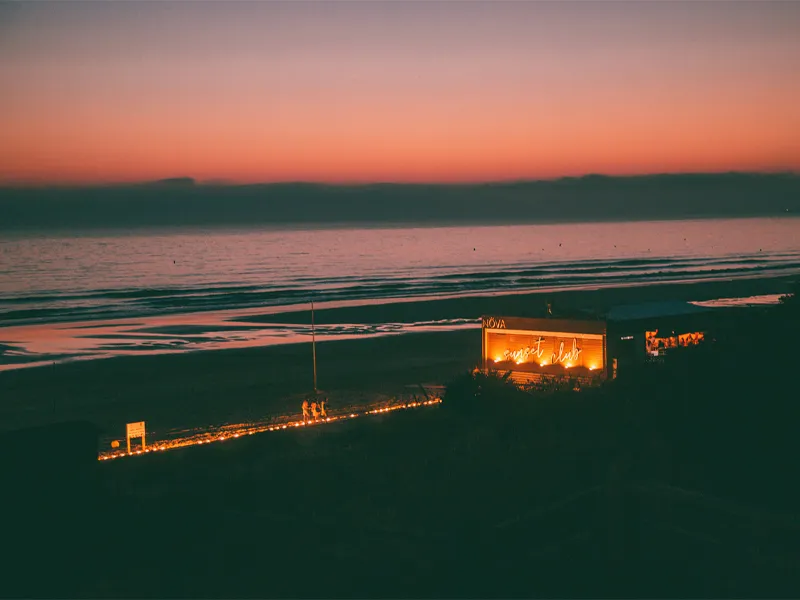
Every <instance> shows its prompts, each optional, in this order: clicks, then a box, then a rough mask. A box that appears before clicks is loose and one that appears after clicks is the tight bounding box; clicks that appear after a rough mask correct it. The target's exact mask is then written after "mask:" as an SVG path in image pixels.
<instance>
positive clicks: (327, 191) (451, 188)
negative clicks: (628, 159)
mask: <svg viewBox="0 0 800 600" xmlns="http://www.w3.org/2000/svg"><path fill="white" fill-rule="evenodd" d="M799 192H800V177H798V176H797V175H796V174H791V173H787V174H747V173H721V174H687V175H652V176H640V177H604V176H599V175H594V176H587V177H580V178H570V177H568V178H563V179H557V180H553V181H523V182H509V183H491V184H480V185H478V184H475V185H401V184H373V185H359V186H344V185H342V186H335V185H317V184H304V183H285V184H264V185H228V186H226V185H214V184H208V185H200V184H195V182H194V181H193V180H192V179H190V178H176V179H170V180H163V181H160V182H155V183H152V184H141V185H127V186H98V187H92V188H69V187H62V188H52V187H51V188H18V189H8V188H7V189H0V215H2V219H0V231H2V230H5V231H12V230H30V229H34V230H36V229H48V230H74V229H95V228H126V229H128V228H132V227H152V226H165V227H177V226H195V227H204V226H208V227H212V226H213V227H219V226H252V225H261V226H263V225H270V224H274V225H281V226H286V225H291V224H297V225H311V224H317V225H336V224H358V225H365V224H381V225H389V224H398V225H399V224H410V223H413V224H415V225H424V224H431V225H441V224H449V223H469V224H509V223H513V224H519V223H525V222H529V223H535V222H552V221H566V222H569V221H575V220H582V221H596V220H626V221H629V220H636V219H681V218H698V217H736V216H786V215H787V214H789V215H796V214H798V213H799V212H800V203H798V198H800V193H799ZM409 215H413V219H412V218H409Z"/></svg>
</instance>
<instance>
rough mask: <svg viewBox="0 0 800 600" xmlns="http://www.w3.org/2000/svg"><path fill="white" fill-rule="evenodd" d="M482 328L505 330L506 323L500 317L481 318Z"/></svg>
mask: <svg viewBox="0 0 800 600" xmlns="http://www.w3.org/2000/svg"><path fill="white" fill-rule="evenodd" d="M483 326H484V328H486V329H505V328H506V322H505V320H504V319H501V318H500V317H483Z"/></svg>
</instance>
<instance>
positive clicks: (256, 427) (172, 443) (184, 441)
mask: <svg viewBox="0 0 800 600" xmlns="http://www.w3.org/2000/svg"><path fill="white" fill-rule="evenodd" d="M441 402H442V399H441V398H433V399H431V400H425V401H415V402H407V403H404V404H395V405H394V406H385V407H382V408H375V409H372V410H367V411H364V412H363V413H350V414H349V415H340V416H335V415H334V416H330V417H326V418H325V419H321V420H319V421H310V422H308V423H305V422H304V421H291V422H289V423H283V424H281V425H275V424H272V425H265V424H259V423H251V424H249V426H244V427H241V426H240V427H239V429H236V430H235V431H234V433H233V434H231V436H230V437H234V438H238V437H240V436H243V435H245V434H246V435H253V434H256V433H264V432H267V431H279V430H282V429H287V428H289V427H303V426H305V425H321V424H322V423H333V422H335V421H343V420H346V419H355V418H358V417H360V416H362V415H375V414H383V413H388V412H393V411H396V410H403V409H409V408H418V407H421V406H433V405H434V404H441ZM225 439H226V436H224V435H221V436H214V434H213V433H208V434H205V435H204V437H203V438H198V437H197V436H194V437H188V438H178V439H174V440H169V441H164V442H158V444H160V445H158V446H152V447H150V448H147V449H145V450H144V453H149V452H150V451H153V452H155V451H161V452H163V451H165V450H175V449H177V448H185V447H187V446H201V445H203V444H210V443H211V442H222V441H225ZM142 453H143V452H142V450H137V451H136V452H124V451H123V452H112V453H103V454H101V455H100V456H98V460H110V459H116V458H122V457H124V456H138V455H141V454H142Z"/></svg>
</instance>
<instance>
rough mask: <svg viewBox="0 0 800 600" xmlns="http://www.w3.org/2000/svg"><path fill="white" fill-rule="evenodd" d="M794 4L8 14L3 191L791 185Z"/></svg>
mask: <svg viewBox="0 0 800 600" xmlns="http://www.w3.org/2000/svg"><path fill="white" fill-rule="evenodd" d="M799 74H800V2H792V1H786V2H763V1H762V2H758V1H753V2H735V1H730V2H711V1H708V2H704V1H695V2H687V1H680V0H666V1H663V2H648V1H645V0H642V1H637V2H602V1H594V2H590V1H585V2H572V1H569V0H561V1H558V2H534V1H529V2H525V1H517V2H512V1H502V0H494V1H491V2H490V1H484V2H478V1H449V2H434V1H429V2H428V1H414V0H408V1H389V0H374V1H370V0H365V1H337V0H328V1H326V2H310V1H303V0H292V1H290V2H272V1H250V2H237V1H234V0H225V1H224V2H223V1H219V2H207V1H201V0H188V1H181V2H178V1H175V2H170V1H166V0H165V1H157V0H156V1H148V0H135V1H127V2H126V1H112V0H108V1H96V2H89V1H85V2H71V1H69V0H60V1H57V2H42V1H25V2H0V90H2V93H0V184H18V183H35V184H42V183H71V184H84V183H88V184H92V183H110V182H131V181H143V180H144V181H147V180H155V179H161V178H168V177H182V176H187V177H194V178H196V179H198V180H201V181H207V180H209V181H210V180H214V181H227V182H237V183H249V182H274V181H320V182H337V183H346V182H369V181H393V182H412V181H425V182H469V181H488V180H509V179H541V178H554V177H560V176H575V175H582V174H587V173H604V174H609V175H625V174H643V173H662V172H697V171H728V170H744V171H781V170H795V171H797V170H800V75H799Z"/></svg>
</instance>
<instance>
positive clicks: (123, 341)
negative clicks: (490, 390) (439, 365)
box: [0, 309, 480, 371]
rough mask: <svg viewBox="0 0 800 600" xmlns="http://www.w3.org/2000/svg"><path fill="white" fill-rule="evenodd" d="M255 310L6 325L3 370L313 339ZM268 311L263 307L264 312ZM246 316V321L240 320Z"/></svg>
mask: <svg viewBox="0 0 800 600" xmlns="http://www.w3.org/2000/svg"><path fill="white" fill-rule="evenodd" d="M253 312H254V311H252V309H251V310H243V311H236V310H233V311H220V312H205V313H190V314H182V315H164V316H157V317H148V318H141V319H124V320H109V321H104V322H97V321H94V322H77V323H58V324H36V325H20V326H16V327H6V328H3V329H0V343H2V344H3V346H4V352H3V355H2V360H3V362H4V363H5V364H0V371H2V370H9V369H18V368H23V367H33V366H41V365H47V364H54V363H60V362H66V361H75V360H88V359H99V358H110V357H113V356H131V355H154V354H173V353H180V352H192V351H198V350H222V349H235V348H251V347H258V346H274V345H279V344H295V343H302V342H310V341H311V326H310V324H298V323H256V322H248V321H247V320H246V318H247V314H243V313H250V314H252V313H253ZM260 313H263V311H260ZM237 319H242V320H237ZM479 327H480V322H479V320H477V319H442V320H438V321H420V322H412V323H381V324H360V323H340V324H335V325H324V324H323V325H319V324H318V325H317V326H316V337H317V341H326V340H332V339H336V340H346V339H355V338H365V337H376V336H385V335H399V334H403V333H412V332H432V331H453V330H457V329H469V328H479Z"/></svg>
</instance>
